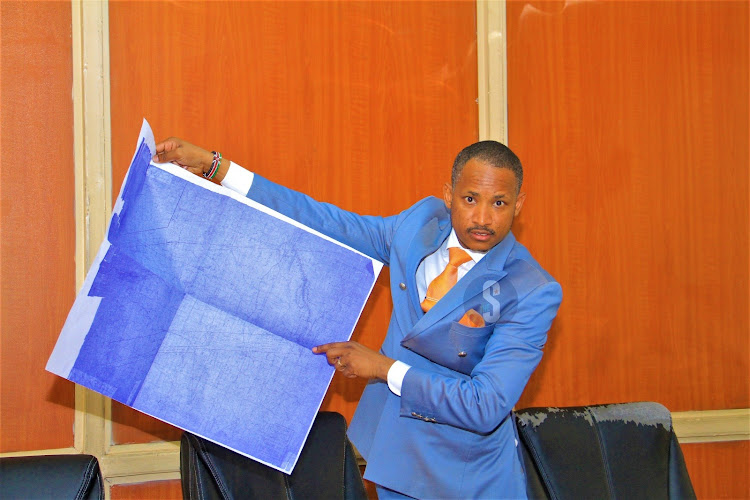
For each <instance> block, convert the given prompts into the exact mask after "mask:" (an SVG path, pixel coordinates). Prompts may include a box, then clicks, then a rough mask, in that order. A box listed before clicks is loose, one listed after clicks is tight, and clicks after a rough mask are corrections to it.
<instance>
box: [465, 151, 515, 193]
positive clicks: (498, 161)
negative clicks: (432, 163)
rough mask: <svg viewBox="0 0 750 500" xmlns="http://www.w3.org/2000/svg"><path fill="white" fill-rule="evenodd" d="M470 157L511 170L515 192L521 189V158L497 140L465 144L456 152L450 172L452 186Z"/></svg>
mask: <svg viewBox="0 0 750 500" xmlns="http://www.w3.org/2000/svg"><path fill="white" fill-rule="evenodd" d="M472 158H476V159H477V160H481V161H482V162H484V163H486V164H488V165H490V166H492V167H497V168H507V169H508V170H510V171H512V172H513V174H514V175H515V176H516V184H517V187H516V193H518V192H520V191H521V184H523V167H522V166H521V160H519V159H518V156H516V154H515V153H514V152H513V151H511V150H510V148H509V147H508V146H506V145H505V144H501V143H499V142H497V141H479V142H475V143H474V144H472V145H471V146H466V147H465V148H464V149H462V150H461V152H460V153H458V156H456V161H454V162H453V171H452V172H451V184H452V185H453V187H456V182H457V181H458V178H459V176H460V175H461V171H462V170H463V168H464V165H466V162H467V161H469V160H471V159H472Z"/></svg>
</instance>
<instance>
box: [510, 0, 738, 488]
mask: <svg viewBox="0 0 750 500" xmlns="http://www.w3.org/2000/svg"><path fill="white" fill-rule="evenodd" d="M748 5H749V4H748V3H747V2H566V3H562V2H509V3H508V6H507V24H508V56H507V57H508V75H509V78H508V107H509V110H508V129H509V143H510V146H511V148H513V149H514V150H515V151H516V152H517V153H518V154H519V156H520V157H521V158H522V159H523V162H524V164H525V167H526V170H527V172H528V181H527V182H526V190H527V191H528V198H527V202H526V204H525V205H524V213H522V214H521V217H520V218H519V220H518V223H519V225H518V227H517V228H516V233H517V235H518V236H519V239H520V240H521V241H522V242H524V243H525V244H527V245H528V247H529V248H530V249H531V251H532V253H533V254H534V255H535V256H536V257H537V258H538V259H539V260H540V262H542V263H544V265H545V266H546V267H547V269H548V270H549V271H550V272H551V273H552V274H553V275H554V276H555V277H556V278H557V279H558V280H559V281H560V283H561V284H562V287H563V295H564V298H563V303H562V306H561V309H560V313H559V315H558V318H557V320H556V321H555V324H554V327H553V329H552V331H551V332H550V336H549V343H548V347H547V353H546V359H545V360H543V362H542V365H541V369H540V370H538V371H537V373H536V374H535V376H534V377H533V379H532V381H531V383H530V386H529V387H528V389H527V391H526V393H525V395H524V397H523V399H522V401H521V403H520V406H547V405H561V406H563V405H582V404H591V403H611V402H620V401H644V400H645V401H658V402H660V403H662V404H664V405H665V406H667V407H668V408H669V409H670V410H672V411H685V410H720V409H729V408H747V407H748V406H749V403H750V401H749V399H750V390H749V387H748V381H749V379H748V360H749V359H750V355H749V353H748V339H749V338H750V327H749V325H748V301H749V300H750V297H749V295H748V277H749V269H748V256H749V255H750V249H749V248H748V228H749V227H750V221H749V219H748V207H749V206H750V200H749V198H748V195H749V193H750V190H749V189H748V174H749V172H750V165H749V164H748V132H749V131H748V109H749V108H748V89H749V88H750V83H749V81H748ZM729 450H732V451H731V453H732V455H731V456H732V457H733V459H731V460H730V459H722V456H724V454H726V453H730V451H729ZM747 451H748V449H747V443H746V442H745V444H744V445H733V444H725V443H722V444H694V445H690V446H689V447H688V448H687V451H686V455H687V457H688V459H689V460H688V464H689V466H690V468H691V473H692V474H693V479H694V481H695V482H696V488H697V489H698V490H699V491H700V492H701V493H703V495H704V496H705V497H707V498H711V497H715V496H724V497H736V498H740V497H744V496H747V495H750V491H748V483H747V471H748V470H749V469H750V464H749V463H748V462H749V460H748V452H747ZM719 464H721V466H719ZM719 474H721V475H720V476H719ZM717 477H721V478H722V479H727V481H726V482H725V481H723V480H722V481H718V482H717V479H716V478H717ZM743 478H744V479H743ZM719 483H721V485H719ZM717 488H718V489H717Z"/></svg>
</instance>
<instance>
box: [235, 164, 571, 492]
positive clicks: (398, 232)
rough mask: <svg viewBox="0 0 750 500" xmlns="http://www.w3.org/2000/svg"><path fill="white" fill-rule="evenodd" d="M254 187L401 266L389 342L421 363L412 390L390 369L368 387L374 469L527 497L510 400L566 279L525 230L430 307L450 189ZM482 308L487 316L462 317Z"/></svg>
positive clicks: (360, 435)
mask: <svg viewBox="0 0 750 500" xmlns="http://www.w3.org/2000/svg"><path fill="white" fill-rule="evenodd" d="M248 197H249V198H252V199H254V200H256V201H258V202H260V203H262V204H264V205H266V206H268V207H270V208H272V209H274V210H276V211H278V212H281V213H282V214H284V215H287V216H289V217H291V218H293V219H295V220H297V221H299V222H302V223H303V224H305V225H307V226H310V227H312V228H314V229H316V230H318V231H320V232H322V233H324V234H326V235H329V236H331V237H333V238H335V239H337V240H339V241H342V242H344V243H346V244H347V245H349V246H351V247H353V248H356V249H357V250H359V251H361V252H363V253H365V254H367V255H369V256H370V257H373V258H375V259H377V260H379V261H381V262H383V263H384V264H386V265H388V266H390V274H391V275H390V278H391V294H392V297H393V313H392V316H391V321H390V325H389V327H388V333H387V335H386V337H385V340H384V342H383V346H382V349H381V352H382V353H383V354H385V355H386V356H388V357H391V358H393V359H398V360H401V361H403V362H405V363H407V364H409V365H411V367H412V368H411V369H409V371H408V372H407V374H406V377H405V378H404V381H403V385H402V389H401V397H398V396H396V395H394V394H393V393H392V392H391V391H390V390H389V389H388V385H387V384H386V383H385V382H383V381H380V380H373V381H371V382H370V383H369V384H368V385H367V387H366V388H365V391H364V393H363V394H362V398H361V400H360V402H359V406H358V407H357V411H356V413H355V415H354V418H353V419H352V422H351V424H350V427H349V437H350V439H351V440H352V442H353V443H354V445H355V446H356V447H357V449H358V450H359V452H360V453H361V454H362V456H364V458H365V459H366V460H367V468H366V471H365V478H367V479H369V480H371V481H373V482H375V483H377V484H380V485H382V486H385V487H387V488H390V489H392V490H395V491H398V492H401V493H404V494H406V495H409V496H413V497H417V498H522V497H525V495H526V493H525V492H526V487H525V477H524V473H523V469H522V465H521V461H520V458H519V455H518V452H517V449H516V437H517V436H516V430H515V426H514V424H513V422H512V418H511V416H510V412H511V410H512V408H513V406H514V405H515V403H516V401H517V400H518V398H519V397H520V395H521V392H522V391H523V388H524V386H525V385H526V382H527V381H528V380H529V377H530V376H531V373H532V372H533V371H534V369H535V368H536V366H537V365H538V364H539V361H540V360H541V358H542V347H544V344H545V341H546V339H547V331H548V330H549V328H550V325H551V323H552V320H553V319H554V317H555V315H556V314H557V309H558V307H559V305H560V301H561V299H562V290H561V288H560V285H559V284H558V283H556V282H555V281H554V279H553V278H552V277H551V276H550V275H549V274H548V273H547V272H545V271H544V270H543V269H542V268H541V267H540V266H539V264H537V262H536V261H535V260H534V259H533V258H532V257H531V255H530V254H529V252H528V251H527V250H526V249H525V248H524V247H523V246H522V245H521V244H519V243H518V242H516V240H515V238H514V237H513V234H508V236H506V237H505V239H503V241H502V242H500V243H499V244H498V245H497V246H495V247H494V248H493V249H492V250H490V251H489V252H488V253H487V255H485V256H484V258H482V260H480V261H479V262H478V263H477V264H476V265H475V266H474V267H473V268H472V269H471V271H469V272H468V273H467V274H466V275H465V276H464V277H463V278H462V279H461V280H460V281H459V282H458V283H457V284H456V285H455V286H454V287H453V288H452V289H451V290H450V291H449V292H448V293H447V294H446V295H445V296H444V297H443V298H442V299H440V301H439V302H438V303H437V304H436V305H435V306H434V307H433V308H432V309H431V310H430V311H429V312H427V313H424V312H422V309H421V307H420V301H419V297H418V292H417V286H416V278H415V276H416V272H417V267H418V266H419V264H420V262H421V261H422V260H423V259H424V258H425V257H426V256H428V255H430V254H431V253H433V252H434V251H435V250H437V249H438V247H439V246H440V245H441V244H442V242H443V241H444V240H445V239H446V238H447V237H448V235H449V234H450V231H451V224H450V213H449V212H448V210H447V209H446V206H445V204H444V203H443V201H442V200H439V199H437V198H434V197H430V198H425V199H423V200H421V201H419V202H418V203H416V204H415V205H413V206H412V207H410V208H409V209H407V210H405V211H404V212H402V213H400V214H398V215H394V216H391V217H374V216H361V215H357V214H353V213H351V212H346V211H344V210H341V209H339V208H337V207H335V206H333V205H330V204H326V203H320V202H317V201H315V200H313V199H312V198H310V197H308V196H306V195H304V194H301V193H297V192H295V191H292V190H289V189H287V188H284V187H282V186H279V185H277V184H274V183H272V182H270V181H268V180H266V179H264V178H263V177H261V176H258V175H256V177H255V179H254V181H253V184H252V187H251V189H250V192H249V193H248ZM470 308H472V309H475V310H476V311H477V312H479V313H481V314H482V316H483V317H484V319H485V323H486V326H484V327H480V328H471V327H467V326H464V325H461V324H459V323H458V321H459V320H460V319H461V317H462V316H463V315H464V314H465V313H466V311H467V310H468V309H470ZM459 353H461V355H459Z"/></svg>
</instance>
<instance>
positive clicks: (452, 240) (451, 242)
mask: <svg viewBox="0 0 750 500" xmlns="http://www.w3.org/2000/svg"><path fill="white" fill-rule="evenodd" d="M445 241H446V245H445V251H446V252H447V251H448V249H449V248H455V247H458V248H460V249H461V250H463V251H464V252H466V253H468V254H469V257H471V260H473V261H474V262H479V261H480V260H482V257H484V256H485V255H487V252H477V251H476V250H470V249H468V248H466V247H464V246H462V245H461V242H460V241H458V236H456V230H455V229H451V234H449V235H448V239H447V240H445Z"/></svg>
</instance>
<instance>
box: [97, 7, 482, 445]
mask: <svg viewBox="0 0 750 500" xmlns="http://www.w3.org/2000/svg"><path fill="white" fill-rule="evenodd" d="M109 14H110V17H109V22H110V53H111V61H110V67H111V76H112V90H111V97H112V135H113V139H112V161H113V179H114V181H113V182H114V184H115V185H114V186H113V188H114V189H113V191H114V192H117V190H118V189H119V186H120V183H121V180H122V178H123V176H124V173H125V169H126V168H127V166H128V164H129V162H130V158H131V156H132V152H133V148H134V143H135V140H136V138H137V131H138V130H139V127H140V121H141V119H142V117H144V116H145V117H146V118H147V119H148V120H149V121H150V123H151V125H152V127H153V129H154V133H155V134H156V135H157V136H158V137H159V138H165V137H167V136H169V135H176V136H180V137H183V138H185V139H187V140H190V141H192V142H194V143H196V144H200V145H202V146H204V147H205V148H207V149H215V150H220V151H222V153H224V155H225V156H226V157H228V158H231V159H234V160H235V161H238V162H239V163H240V164H242V165H244V166H246V167H249V168H251V169H254V170H255V171H257V172H258V173H260V174H261V175H264V176H266V177H268V178H270V179H272V180H275V181H278V182H281V183H283V184H286V185H288V186H290V187H292V188H295V189H298V190H301V191H304V192H306V193H308V194H310V195H312V196H314V197H316V198H318V199H321V200H325V201H329V202H333V203H336V204H338V205H340V206H342V207H344V208H346V209H351V210H356V211H358V212H360V213H366V214H382V215H389V214H393V213H396V212H398V211H400V210H402V209H404V208H406V207H408V206H409V205H410V204H411V203H413V202H415V201H416V200H418V199H419V198H421V197H424V196H427V195H430V194H440V189H441V186H442V184H443V183H444V182H445V181H446V180H447V179H448V178H449V170H450V168H451V165H452V162H453V159H454V157H455V155H456V153H457V152H458V151H459V150H460V149H461V148H462V147H463V146H465V145H467V144H469V143H471V142H474V141H475V140H476V137H477V134H478V131H477V104H476V98H477V90H476V88H477V74H476V33H475V30H476V23H475V5H474V4H473V3H471V2H446V3H440V8H436V4H434V3H430V2H395V1H394V2H228V3H222V2H211V3H210V4H209V3H204V2H169V3H167V2H154V3H146V2H144V3H134V2H128V3H120V2H113V3H111V4H110V11H109ZM207 209H210V207H207ZM384 274H385V276H382V277H381V279H380V280H379V281H378V285H377V286H376V289H375V292H374V297H373V299H372V300H371V301H370V303H369V304H368V306H367V309H366V311H365V314H364V317H363V320H362V322H361V325H360V327H359V328H358V329H357V331H356V332H355V334H354V337H355V338H356V339H358V340H360V341H361V342H363V343H365V344H367V345H370V346H373V347H378V346H379V345H380V342H381V340H382V338H383V337H384V335H385V331H386V328H387V323H388V317H389V313H390V295H389V291H388V288H387V273H384ZM362 389H363V384H362V383H361V382H357V381H354V382H352V381H349V380H343V379H340V378H339V377H334V382H333V384H332V386H331V389H330V391H329V393H328V396H327V399H326V402H325V404H324V406H323V408H324V409H330V410H338V411H340V412H342V413H343V414H344V415H345V416H346V417H347V418H349V417H350V416H351V414H352V413H353V411H354V408H355V406H356V402H357V401H358V399H359V396H360V394H361V392H362ZM133 415H134V413H133V412H131V411H130V410H128V409H126V408H124V407H122V406H119V405H115V406H114V408H113V419H114V420H115V421H116V423H115V425H114V431H115V441H116V442H129V441H139V440H142V439H144V438H149V437H150V436H143V435H136V434H137V433H134V432H133V431H132V430H131V429H128V427H139V426H143V424H142V423H137V422H135V420H136V418H135V417H134V416H133ZM154 432H155V431H154V429H152V431H151V433H150V435H151V436H152V435H154Z"/></svg>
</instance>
